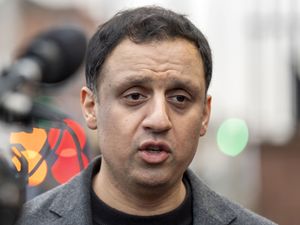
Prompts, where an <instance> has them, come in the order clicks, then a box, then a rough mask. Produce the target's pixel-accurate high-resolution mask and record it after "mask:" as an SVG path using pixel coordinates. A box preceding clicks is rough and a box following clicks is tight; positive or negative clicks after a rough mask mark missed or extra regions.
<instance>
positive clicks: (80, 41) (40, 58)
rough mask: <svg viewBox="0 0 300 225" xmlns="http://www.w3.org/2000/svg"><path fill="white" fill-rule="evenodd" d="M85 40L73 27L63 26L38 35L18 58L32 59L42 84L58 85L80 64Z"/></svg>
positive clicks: (80, 31)
mask: <svg viewBox="0 0 300 225" xmlns="http://www.w3.org/2000/svg"><path fill="white" fill-rule="evenodd" d="M86 46H87V39H86V36H85V34H84V32H83V31H82V30H80V29H79V28H78V27H75V26H64V27H58V28H54V29H51V30H48V31H46V32H44V33H41V34H40V35H38V36H37V37H36V38H35V39H34V40H33V41H32V43H31V44H30V45H29V46H28V47H27V49H25V51H23V53H21V55H20V56H19V57H18V58H21V57H25V58H32V59H34V60H35V61H37V62H38V64H39V65H40V67H41V73H42V80H41V82H42V83H47V84H49V83H50V84H51V83H58V82H61V81H63V80H65V79H67V78H68V77H69V76H71V75H72V74H74V73H75V71H76V70H77V69H78V68H79V67H80V65H81V64H82V62H83V60H84V57H85V51H86Z"/></svg>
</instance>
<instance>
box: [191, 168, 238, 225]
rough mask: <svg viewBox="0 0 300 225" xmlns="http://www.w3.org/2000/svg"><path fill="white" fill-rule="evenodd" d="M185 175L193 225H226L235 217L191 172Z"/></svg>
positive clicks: (219, 197)
mask: <svg viewBox="0 0 300 225" xmlns="http://www.w3.org/2000/svg"><path fill="white" fill-rule="evenodd" d="M185 175H186V176H187V178H188V180H189V181H190V183H191V188H192V196H193V221H194V222H193V224H194V225H208V224H213V225H228V224H229V223H230V222H232V221H233V220H234V219H235V218H236V217H237V215H236V214H235V212H234V211H233V210H232V209H231V208H230V207H229V206H228V205H227V204H226V201H225V200H224V199H223V198H222V197H221V196H219V195H218V194H216V193H215V192H214V191H212V190H211V189H209V188H208V187H207V186H206V185H205V184H204V183H202V182H201V180H200V179H199V178H198V177H197V176H196V175H195V174H194V173H193V172H192V171H191V170H188V171H187V172H186V174H185Z"/></svg>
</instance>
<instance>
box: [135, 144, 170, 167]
mask: <svg viewBox="0 0 300 225" xmlns="http://www.w3.org/2000/svg"><path fill="white" fill-rule="evenodd" d="M170 152H171V151H170V148H169V146H168V145H166V144H164V143H153V142H147V143H145V144H143V145H141V147H140V148H139V155H140V157H141V159H142V160H143V161H144V162H146V163H149V164H157V163H162V162H164V161H165V160H166V159H168V158H169V155H170Z"/></svg>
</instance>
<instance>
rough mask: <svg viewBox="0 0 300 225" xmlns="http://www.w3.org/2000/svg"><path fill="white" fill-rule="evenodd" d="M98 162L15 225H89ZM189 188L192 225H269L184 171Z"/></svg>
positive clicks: (31, 206)
mask: <svg viewBox="0 0 300 225" xmlns="http://www.w3.org/2000/svg"><path fill="white" fill-rule="evenodd" d="M100 164H101V158H97V159H96V160H94V161H93V162H92V163H91V164H90V165H89V166H88V168H87V169H86V170H84V171H83V172H82V173H80V174H79V175H77V176H76V177H75V178H73V179H72V180H71V181H70V182H68V183H66V184H64V185H61V186H58V187H56V188H54V189H52V190H50V191H48V192H46V193H44V194H42V195H39V196H38V197H36V198H34V199H33V200H31V201H29V202H27V203H26V204H25V205H24V208H23V213H22V215H21V217H20V219H19V221H18V223H17V224H18V225H21V224H22V225H37V224H43V225H92V215H91V208H90V207H91V206H90V188H91V180H92V173H93V171H94V170H98V169H99V166H100ZM185 176H186V177H187V179H188V180H189V181H190V183H191V186H192V198H193V224H194V225H229V224H230V225H254V224H257V225H258V224H260V225H271V224H274V223H272V222H271V221H269V220H267V219H265V218H263V217H261V216H259V215H257V214H254V213H252V212H250V211H248V210H247V209H244V208H243V207H241V206H239V205H237V204H235V203H232V202H230V201H229V200H227V199H225V198H224V197H221V196H220V195H218V194H216V193H215V192H214V191H212V190H211V189H209V188H208V187H207V186H206V185H205V184H203V183H202V182H201V181H200V179H199V178H198V177H197V176H196V175H195V174H194V173H193V172H192V171H191V170H188V171H187V172H186V173H185Z"/></svg>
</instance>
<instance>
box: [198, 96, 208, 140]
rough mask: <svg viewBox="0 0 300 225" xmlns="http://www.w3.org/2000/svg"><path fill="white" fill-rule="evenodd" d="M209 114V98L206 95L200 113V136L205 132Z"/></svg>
mask: <svg viewBox="0 0 300 225" xmlns="http://www.w3.org/2000/svg"><path fill="white" fill-rule="evenodd" d="M210 113H211V96H210V95H208V96H207V97H206V101H205V104H204V108H203V113H202V124H201V130H200V136H204V135H205V133H206V131H207V127H208V123H209V118H210Z"/></svg>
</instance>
